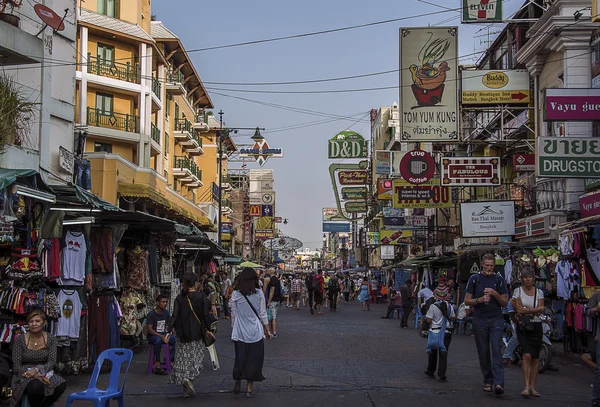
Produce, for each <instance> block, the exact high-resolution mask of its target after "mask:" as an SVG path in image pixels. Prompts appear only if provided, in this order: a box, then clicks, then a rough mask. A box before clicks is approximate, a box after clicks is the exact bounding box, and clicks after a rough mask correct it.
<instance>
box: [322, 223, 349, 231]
mask: <svg viewBox="0 0 600 407" xmlns="http://www.w3.org/2000/svg"><path fill="white" fill-rule="evenodd" d="M323 232H324V233H350V224H349V223H345V222H344V223H342V222H323Z"/></svg>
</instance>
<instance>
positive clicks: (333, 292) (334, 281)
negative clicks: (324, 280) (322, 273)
mask: <svg viewBox="0 0 600 407" xmlns="http://www.w3.org/2000/svg"><path fill="white" fill-rule="evenodd" d="M328 288H329V292H328V295H329V312H337V300H338V294H339V292H340V280H339V277H338V276H337V275H335V274H334V275H333V276H331V278H330V279H329V287H328Z"/></svg>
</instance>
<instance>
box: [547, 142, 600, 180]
mask: <svg viewBox="0 0 600 407" xmlns="http://www.w3.org/2000/svg"><path fill="white" fill-rule="evenodd" d="M536 144H537V158H538V160H537V169H538V174H537V175H538V176H539V177H549V178H594V177H597V176H598V174H600V138H593V137H587V138H574V137H568V138H567V137H538V138H537V143H536Z"/></svg>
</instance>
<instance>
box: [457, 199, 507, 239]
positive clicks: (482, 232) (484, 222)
mask: <svg viewBox="0 0 600 407" xmlns="http://www.w3.org/2000/svg"><path fill="white" fill-rule="evenodd" d="M460 223H461V229H462V236H463V237H484V236H512V235H514V234H515V203H514V202H513V201H492V202H469V203H461V204H460Z"/></svg>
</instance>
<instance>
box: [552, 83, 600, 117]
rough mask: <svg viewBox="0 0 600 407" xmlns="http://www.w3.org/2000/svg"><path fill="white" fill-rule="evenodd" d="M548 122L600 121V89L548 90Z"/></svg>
mask: <svg viewBox="0 0 600 407" xmlns="http://www.w3.org/2000/svg"><path fill="white" fill-rule="evenodd" d="M544 113H545V117H544V120H546V121H559V122H565V121H593V120H595V121H598V120H600V89H546V108H545V111H544Z"/></svg>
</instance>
